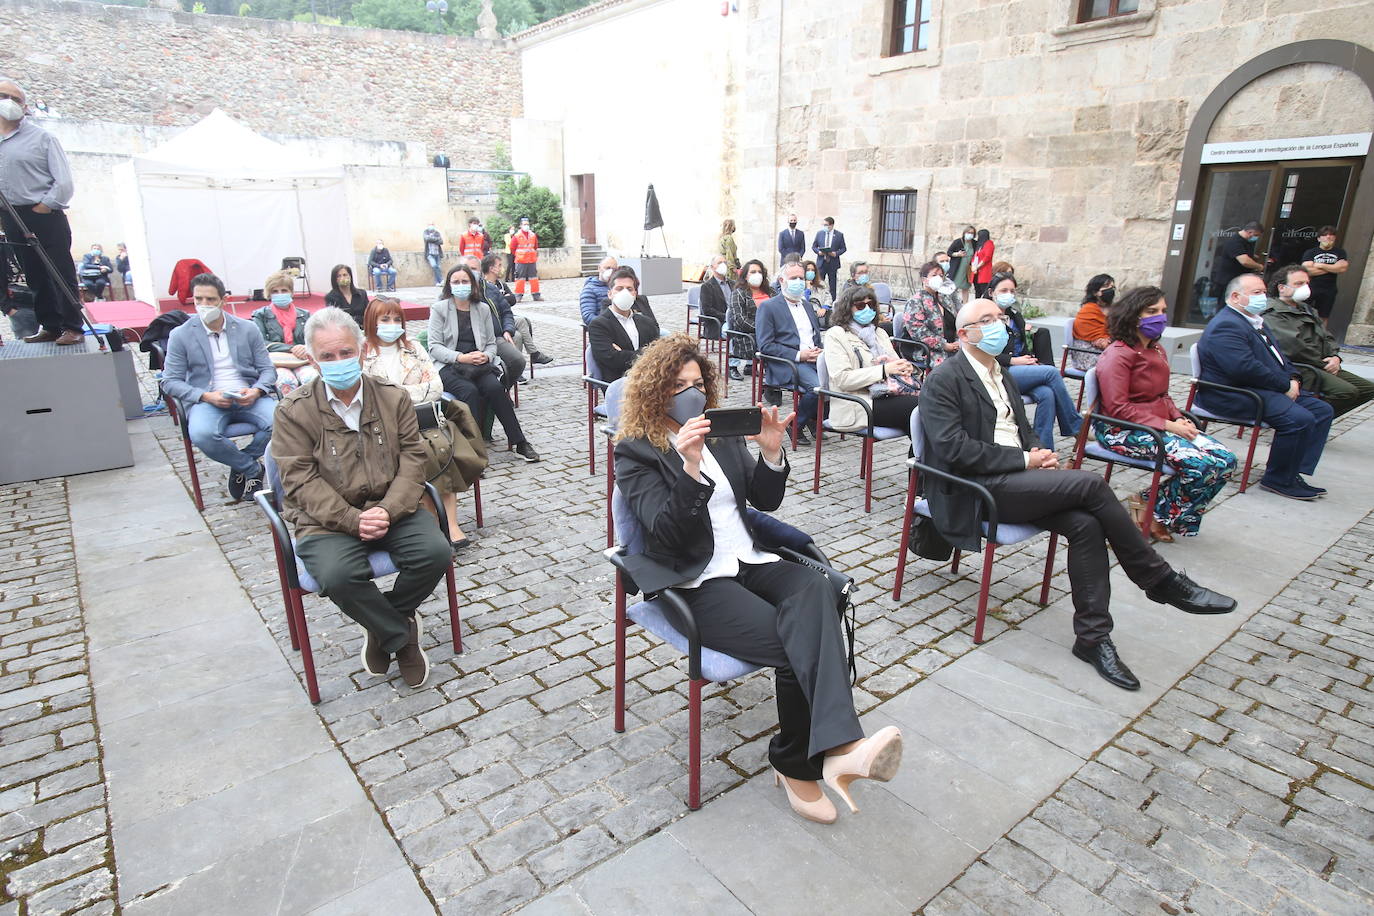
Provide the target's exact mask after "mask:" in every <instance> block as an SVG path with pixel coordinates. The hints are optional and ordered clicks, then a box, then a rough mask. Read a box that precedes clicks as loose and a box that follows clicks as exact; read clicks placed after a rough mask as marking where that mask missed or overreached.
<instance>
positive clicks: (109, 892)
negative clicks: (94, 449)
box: [0, 479, 115, 916]
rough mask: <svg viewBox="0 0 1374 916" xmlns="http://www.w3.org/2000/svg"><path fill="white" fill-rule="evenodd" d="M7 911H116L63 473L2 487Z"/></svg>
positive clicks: (1, 891)
mask: <svg viewBox="0 0 1374 916" xmlns="http://www.w3.org/2000/svg"><path fill="white" fill-rule="evenodd" d="M0 516H3V517H4V518H6V519H7V521H8V523H7V525H6V527H5V530H4V531H3V532H0V916H17V914H29V916H38V914H57V913H69V912H75V911H80V912H82V913H90V914H95V913H110V912H113V910H114V902H113V899H114V896H115V885H114V882H115V875H114V868H113V865H114V861H113V858H112V856H111V851H110V843H109V829H108V820H109V819H108V815H107V811H106V798H105V775H104V767H103V764H102V762H101V754H100V745H99V733H98V730H97V725H96V721H95V706H94V704H93V703H92V698H91V684H90V677H89V668H88V664H87V650H86V634H85V632H84V627H83V620H82V612H81V605H80V602H79V601H78V598H77V580H76V570H75V563H74V557H73V554H72V538H71V523H70V520H69V518H68V514H67V488H66V484H65V482H64V481H63V480H61V479H57V480H45V481H39V482H36V483H32V484H16V485H11V486H3V487H0Z"/></svg>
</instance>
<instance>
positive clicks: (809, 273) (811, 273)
mask: <svg viewBox="0 0 1374 916" xmlns="http://www.w3.org/2000/svg"><path fill="white" fill-rule="evenodd" d="M814 279H816V272H815V271H814V270H808V271H807V272H806V282H807V283H810V282H811V281H812V280H814Z"/></svg>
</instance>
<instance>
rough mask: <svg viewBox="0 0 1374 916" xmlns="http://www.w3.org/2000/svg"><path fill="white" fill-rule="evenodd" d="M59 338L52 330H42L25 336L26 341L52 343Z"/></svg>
mask: <svg viewBox="0 0 1374 916" xmlns="http://www.w3.org/2000/svg"><path fill="white" fill-rule="evenodd" d="M56 339H57V335H56V334H54V333H53V332H52V331H48V330H42V331H39V332H38V333H37V334H34V335H32V336H29V337H25V338H24V343H52V342H53V341H54V340H56Z"/></svg>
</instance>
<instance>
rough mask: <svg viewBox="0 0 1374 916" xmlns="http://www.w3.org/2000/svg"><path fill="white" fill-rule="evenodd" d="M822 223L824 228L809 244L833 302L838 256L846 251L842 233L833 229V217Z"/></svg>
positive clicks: (838, 269)
mask: <svg viewBox="0 0 1374 916" xmlns="http://www.w3.org/2000/svg"><path fill="white" fill-rule="evenodd" d="M823 223H824V228H823V229H821V231H820V232H817V233H816V238H815V239H814V240H813V241H812V242H811V250H812V251H813V252H815V253H816V256H817V261H816V266H817V267H819V268H820V271H821V276H822V277H824V278H825V282H826V283H827V284H829V286H830V298H831V300H832V301H833V300H834V298H835V295H836V290H835V286H836V281H837V279H838V278H839V275H840V256H841V255H843V254H844V253H845V251H847V250H848V249H846V248H845V247H844V233H843V232H841V231H839V230H838V229H836V228H835V217H833V216H827V217H826V218H825V219H824V220H823Z"/></svg>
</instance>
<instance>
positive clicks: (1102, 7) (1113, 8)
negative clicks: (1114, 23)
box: [1078, 0, 1140, 22]
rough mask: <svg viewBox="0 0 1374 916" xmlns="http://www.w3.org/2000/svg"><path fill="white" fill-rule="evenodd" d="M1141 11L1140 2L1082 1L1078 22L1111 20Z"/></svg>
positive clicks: (1121, 0)
mask: <svg viewBox="0 0 1374 916" xmlns="http://www.w3.org/2000/svg"><path fill="white" fill-rule="evenodd" d="M1139 10H1140V0H1082V2H1081V3H1079V5H1078V21H1079V22H1092V21H1093V20H1095V19H1110V18H1111V17H1113V16H1124V15H1126V14H1127V13H1135V12H1138V11H1139Z"/></svg>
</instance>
